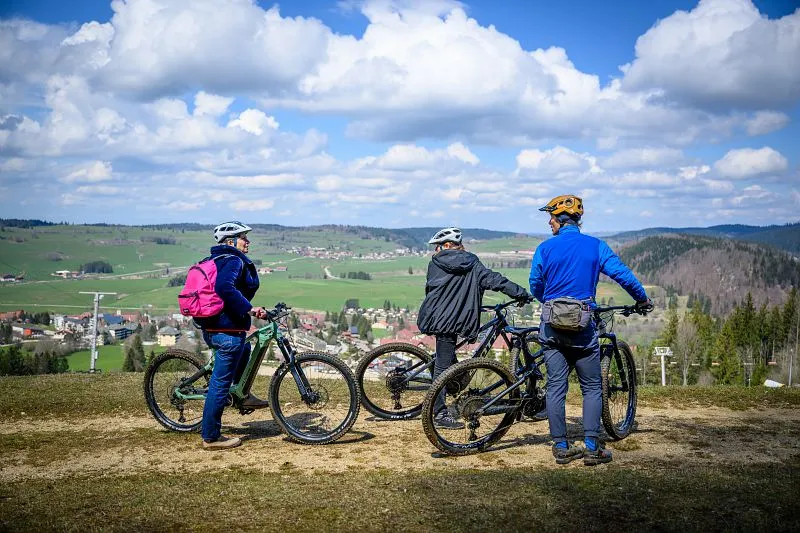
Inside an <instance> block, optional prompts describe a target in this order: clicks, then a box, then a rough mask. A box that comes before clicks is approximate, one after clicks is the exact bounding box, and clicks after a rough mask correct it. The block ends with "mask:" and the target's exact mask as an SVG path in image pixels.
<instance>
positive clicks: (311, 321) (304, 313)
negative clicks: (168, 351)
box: [0, 302, 538, 365]
mask: <svg viewBox="0 0 800 533" xmlns="http://www.w3.org/2000/svg"><path fill="white" fill-rule="evenodd" d="M528 312H529V313H531V315H530V316H528V317H527V318H528V320H522V319H520V318H518V319H517V321H516V323H517V324H518V325H524V324H527V323H533V321H534V320H538V311H536V310H533V309H529V310H528ZM44 315H46V316H47V317H48V319H45V320H42V316H44ZM34 316H35V317H36V318H35V320H36V321H38V322H47V323H46V324H42V323H34V319H32V318H31V315H27V314H26V313H25V311H23V310H18V311H11V312H5V313H0V322H3V323H7V324H10V325H11V339H7V340H8V341H10V342H36V341H43V340H49V341H53V342H56V343H63V344H65V345H70V346H72V347H73V348H74V349H86V348H88V347H90V346H91V343H92V339H93V338H94V327H95V324H94V319H93V315H92V313H90V312H85V313H81V314H78V315H73V316H70V315H62V314H48V313H39V314H37V315H34ZM416 320H417V314H416V312H415V311H410V310H408V309H404V308H398V307H395V306H392V305H391V303H390V302H387V305H386V306H385V308H379V309H375V308H360V307H351V308H346V309H343V310H342V311H341V312H339V313H337V312H324V311H311V310H294V312H293V313H292V315H291V317H290V318H289V319H288V320H287V324H286V325H287V326H288V330H289V332H290V335H291V338H292V340H293V344H294V345H295V348H296V349H297V350H298V351H310V350H316V351H325V352H328V353H333V354H337V355H338V356H339V357H340V358H342V359H344V360H345V361H347V362H349V363H351V364H353V365H355V364H356V362H357V360H358V358H359V357H360V355H361V354H363V353H366V352H368V351H369V350H371V349H373V348H375V347H377V346H380V345H382V344H386V343H389V342H408V343H412V344H414V345H417V346H420V347H423V348H424V349H426V350H428V351H431V352H432V351H434V350H435V339H434V337H431V336H428V335H424V334H422V333H420V331H419V328H417V326H416ZM259 325H263V324H254V325H253V326H252V328H251V331H250V332H251V333H252V332H253V331H255V330H256V327H257V326H259ZM137 334H138V335H140V337H141V339H142V341H143V344H144V345H145V346H148V345H150V346H152V345H159V346H163V347H170V346H176V345H178V346H180V347H183V348H184V349H190V350H195V349H197V350H199V351H205V350H207V347H206V346H205V343H203V341H202V337H201V335H200V334H199V330H198V329H197V328H196V327H195V326H194V324H193V321H192V320H191V319H190V318H187V317H184V316H183V315H181V314H178V313H173V314H165V315H151V314H148V313H146V312H139V311H137V312H122V311H116V312H114V313H100V314H99V315H98V320H97V345H98V346H101V345H105V344H118V343H122V342H125V340H126V339H127V338H128V337H131V336H133V335H137ZM473 348H474V346H467V347H464V348H463V350H464V351H469V350H471V349H473ZM493 349H494V350H495V352H496V354H497V355H499V354H500V353H501V352H502V351H503V350H504V349H506V345H505V343H504V342H503V340H502V339H500V340H499V341H498V342H496V343H495V346H494V347H493Z"/></svg>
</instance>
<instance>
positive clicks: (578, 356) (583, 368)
mask: <svg viewBox="0 0 800 533" xmlns="http://www.w3.org/2000/svg"><path fill="white" fill-rule="evenodd" d="M539 342H540V343H541V345H542V348H543V349H544V363H545V366H546V367H547V419H548V421H549V422H550V436H551V437H552V438H553V441H554V442H556V443H558V442H566V440H567V415H566V401H567V389H568V387H569V383H568V381H567V378H568V377H569V373H570V372H571V371H572V369H573V368H574V369H575V370H576V371H577V373H578V381H579V382H580V385H581V392H582V393H583V433H584V435H585V436H586V437H595V438H597V436H598V434H599V432H600V415H601V411H602V408H603V393H602V389H601V384H600V342H599V339H598V338H597V332H596V330H595V328H594V325H593V324H592V325H590V326H589V327H588V328H587V329H586V330H584V331H582V332H580V333H573V334H564V333H560V332H558V331H556V330H554V329H553V328H551V327H550V326H548V325H547V324H544V323H542V324H541V326H540V329H539Z"/></svg>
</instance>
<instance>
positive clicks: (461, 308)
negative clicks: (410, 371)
mask: <svg viewBox="0 0 800 533" xmlns="http://www.w3.org/2000/svg"><path fill="white" fill-rule="evenodd" d="M487 289H489V290H493V291H500V292H502V293H504V294H506V295H508V296H510V297H511V298H514V299H519V298H524V297H527V296H528V291H526V290H525V289H523V288H522V287H520V286H519V285H517V284H516V283H514V282H513V281H509V280H508V279H507V278H506V277H505V276H503V275H502V274H499V273H497V272H494V271H493V270H489V269H488V268H486V267H485V266H483V263H481V262H480V260H479V259H478V256H477V255H475V254H472V253H470V252H466V251H464V250H442V251H440V252H438V253H436V254H435V255H434V256H433V259H431V262H430V264H429V265H428V280H427V282H426V283H425V300H423V302H422V305H421V306H420V308H419V316H418V317H417V326H419V330H420V331H421V332H422V333H425V334H427V335H437V334H453V333H455V334H457V335H460V336H462V337H467V338H470V337H474V336H475V334H477V332H478V328H479V327H480V313H481V311H480V306H481V301H482V300H483V292H484V291H485V290H487Z"/></svg>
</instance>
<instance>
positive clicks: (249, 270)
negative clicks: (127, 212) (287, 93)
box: [195, 221, 268, 450]
mask: <svg viewBox="0 0 800 533" xmlns="http://www.w3.org/2000/svg"><path fill="white" fill-rule="evenodd" d="M251 229H252V228H250V226H248V225H247V224H242V223H241V222H238V221H232V222H223V223H222V224H220V225H218V226H217V227H216V228H214V240H215V241H217V243H218V244H217V246H214V247H212V248H211V259H212V260H213V261H215V262H216V263H217V279H216V282H215V284H214V291H215V292H216V293H217V294H218V295H219V297H220V298H222V301H223V302H224V304H225V306H224V308H223V309H222V312H221V313H220V314H218V315H216V316H212V317H208V318H197V319H195V322H196V323H197V325H198V327H200V328H201V329H202V331H203V339H204V340H205V341H206V344H208V346H209V347H210V348H211V349H213V350H214V353H215V355H214V357H215V359H214V370H213V371H212V372H211V379H210V380H209V382H208V394H207V395H206V403H205V405H204V406H203V423H202V431H201V435H202V438H203V442H202V447H203V448H204V449H207V450H224V449H229V448H234V447H236V446H238V445H240V444H241V443H242V441H241V439H239V437H224V436H222V434H221V428H222V411H223V410H224V409H225V406H226V405H227V403H228V394H229V391H230V388H231V384H232V383H233V382H234V381H235V380H237V379H238V378H240V377H241V375H242V372H244V369H245V367H246V366H247V361H248V360H249V358H250V343H248V342H245V336H246V335H247V331H248V330H249V329H250V317H251V316H255V317H258V318H265V317H266V316H267V311H266V310H265V309H264V308H263V307H253V305H252V304H251V303H250V300H252V299H253V297H254V296H255V294H256V291H257V290H258V287H259V281H258V272H257V271H256V267H255V265H254V264H253V262H252V261H251V260H250V258H249V257H247V252H248V251H250V240H249V239H248V238H247V233H248V232H250V231H251ZM242 407H244V408H246V409H262V408H264V407H268V403H267V402H266V401H264V400H261V399H259V398H256V397H255V396H254V395H252V394H250V395H248V396H247V398H245V399H244V400H243V402H242Z"/></svg>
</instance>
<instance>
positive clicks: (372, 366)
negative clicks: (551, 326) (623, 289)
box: [355, 300, 538, 420]
mask: <svg viewBox="0 0 800 533" xmlns="http://www.w3.org/2000/svg"><path fill="white" fill-rule="evenodd" d="M518 303H519V302H517V301H515V300H512V301H510V302H505V303H502V304H498V305H485V306H481V311H483V312H487V311H492V312H494V317H492V319H491V320H489V321H488V322H486V323H485V324H483V325H482V326H481V327H480V329H479V330H478V335H477V339H480V344H479V345H478V347H477V348H476V349H475V351H474V352H473V354H472V357H481V356H483V355H485V354H486V353H487V351H488V350H489V349H490V348H491V347H492V345H493V344H494V342H495V341H496V340H497V338H498V336H502V337H503V339H504V340H505V342H506V344H507V346H508V348H509V349H510V350H512V351H513V348H514V347H513V346H512V344H511V340H510V339H509V337H508V335H507V333H505V329H506V328H507V327H509V324H508V320H507V316H506V313H507V312H506V310H505V309H506V308H507V307H509V306H511V305H518ZM532 329H535V330H537V331H538V328H532ZM474 341H475V339H462V340H461V341H460V342H459V343H458V344H457V345H456V349H458V348H461V347H462V346H465V345H467V344H470V343H471V342H474ZM515 357H518V355H514V354H513V353H512V359H513V358H515ZM432 375H433V355H432V354H430V353H428V352H427V350H425V349H423V348H420V347H418V346H415V345H413V344H409V343H405V342H392V343H389V344H384V345H383V346H378V347H377V348H375V349H373V350H371V351H370V352H368V353H367V354H366V355H364V356H363V357H362V358H361V359H360V360H359V362H358V367H356V372H355V376H356V381H357V382H358V385H359V387H360V389H361V392H362V396H361V403H362V404H363V405H364V408H365V409H366V410H367V411H369V412H370V413H372V414H373V415H375V416H377V417H379V418H385V419H387V420H408V419H410V418H414V417H416V416H418V415H419V414H420V412H421V411H422V402H423V401H424V400H425V394H426V393H427V392H428V389H429V388H430V386H431V382H432V381H433V380H432V379H431V376H432Z"/></svg>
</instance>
